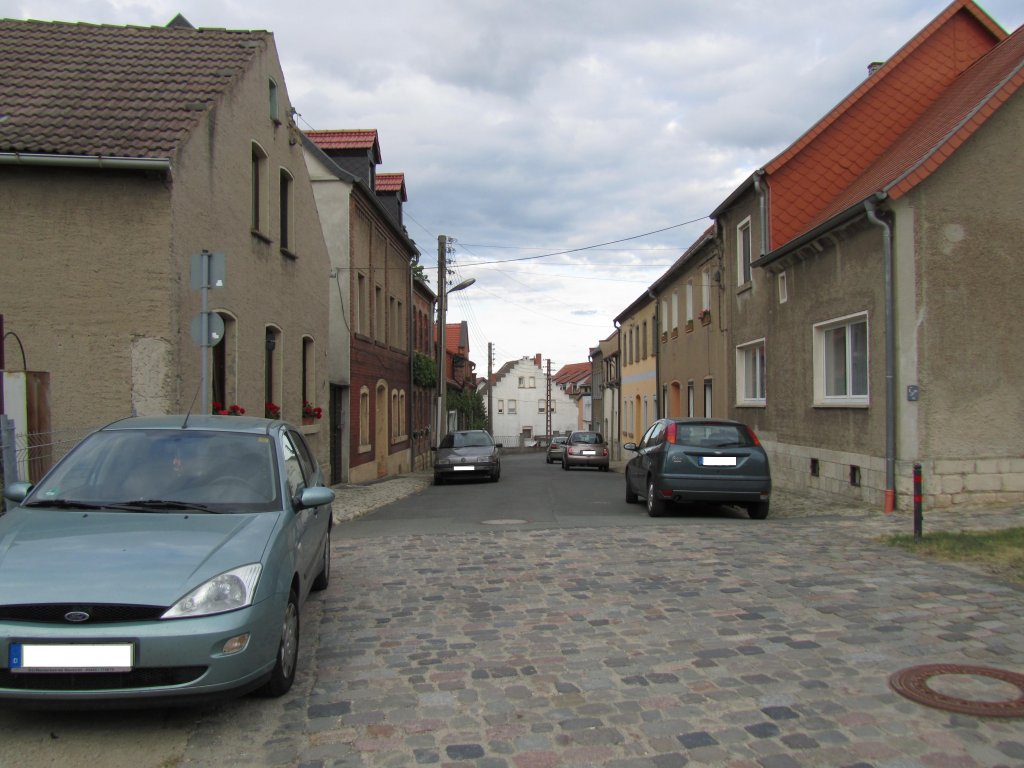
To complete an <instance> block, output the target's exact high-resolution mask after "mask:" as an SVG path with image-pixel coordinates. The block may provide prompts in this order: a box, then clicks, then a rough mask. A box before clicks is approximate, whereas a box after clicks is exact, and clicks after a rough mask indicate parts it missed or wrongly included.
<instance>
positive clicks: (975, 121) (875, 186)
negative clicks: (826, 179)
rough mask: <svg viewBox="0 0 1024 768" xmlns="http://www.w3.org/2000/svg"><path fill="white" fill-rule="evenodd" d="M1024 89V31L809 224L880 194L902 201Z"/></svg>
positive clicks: (987, 59)
mask: <svg viewBox="0 0 1024 768" xmlns="http://www.w3.org/2000/svg"><path fill="white" fill-rule="evenodd" d="M1022 87H1024V27H1021V28H1020V29H1018V30H1017V31H1016V32H1014V33H1013V34H1012V35H1011V36H1010V37H1009V38H1007V39H1006V40H1004V41H1003V42H1002V43H1000V44H999V45H998V46H997V47H996V48H995V49H994V50H992V51H991V52H990V53H989V54H987V55H986V56H985V57H984V58H982V59H981V60H980V61H979V62H978V63H976V64H975V65H974V66H973V67H971V68H970V69H969V70H967V71H966V72H965V73H964V74H963V75H961V76H960V77H959V78H957V81H956V82H955V83H953V85H951V86H950V87H949V88H948V89H947V90H946V92H945V93H943V94H942V96H940V97H939V98H938V99H937V100H936V101H935V103H933V104H932V105H931V107H929V109H928V110H926V111H925V112H924V114H922V115H921V117H920V119H918V121H917V122H916V123H915V124H914V125H913V126H912V127H911V129H910V130H908V131H907V132H906V133H905V134H904V135H903V136H901V137H900V139H899V140H897V142H896V143H895V144H894V145H893V146H891V147H890V148H889V150H888V152H886V154H885V155H884V156H882V157H881V158H879V159H878V161H877V162H876V163H875V164H874V165H872V166H871V167H870V168H868V169H867V170H866V171H865V172H864V173H863V174H862V175H861V176H860V177H859V178H857V179H856V180H855V181H854V182H853V183H852V184H851V185H850V186H849V187H848V188H847V189H846V190H845V191H844V192H843V194H841V195H840V196H839V197H837V198H836V199H835V200H834V201H832V203H831V204H830V205H829V206H827V207H826V208H825V209H824V210H823V211H822V212H821V213H820V214H819V216H818V217H817V219H815V220H812V221H811V222H810V223H809V226H808V229H812V228H813V227H814V226H816V225H817V224H819V223H823V222H825V221H827V220H828V219H829V218H831V217H832V216H834V215H836V214H838V213H841V212H842V211H844V210H846V209H847V208H849V207H850V206H853V205H856V204H857V203H859V202H861V201H862V200H865V199H866V198H867V197H868V196H870V195H871V194H873V193H874V192H878V191H885V192H886V193H887V194H888V195H889V196H890V197H893V198H899V197H901V196H903V195H904V194H906V193H907V192H909V191H910V190H911V189H913V188H914V187H915V186H917V185H918V184H919V183H921V182H922V181H923V180H924V179H926V178H928V176H930V175H931V174H932V173H933V172H934V171H936V170H937V169H938V168H939V166H940V165H942V163H943V162H944V161H945V160H946V159H947V158H948V157H949V156H950V155H951V154H952V153H953V152H954V151H956V149H957V148H958V147H959V146H960V145H961V144H963V143H964V142H965V141H966V140H967V139H968V138H969V137H970V136H971V135H972V134H973V133H974V132H975V131H976V130H977V129H978V128H979V127H980V126H981V125H983V124H984V122H985V120H987V119H988V118H989V117H991V116H992V115H993V114H994V113H995V111H996V110H997V109H998V108H999V107H1000V106H1001V105H1002V104H1003V103H1004V102H1005V101H1006V100H1007V99H1008V98H1009V97H1010V96H1011V95H1013V94H1014V93H1015V92H1017V91H1018V90H1020V89H1021V88H1022Z"/></svg>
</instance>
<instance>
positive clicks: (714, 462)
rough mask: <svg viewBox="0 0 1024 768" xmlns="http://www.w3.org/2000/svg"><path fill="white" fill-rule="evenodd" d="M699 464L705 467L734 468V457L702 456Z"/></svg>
mask: <svg viewBox="0 0 1024 768" xmlns="http://www.w3.org/2000/svg"><path fill="white" fill-rule="evenodd" d="M700 463H701V465H702V466H705V467H735V466H736V457H735V456H702V457H701V459H700Z"/></svg>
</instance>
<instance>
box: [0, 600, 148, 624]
mask: <svg viewBox="0 0 1024 768" xmlns="http://www.w3.org/2000/svg"><path fill="white" fill-rule="evenodd" d="M72 611H76V612H79V611H83V612H85V613H88V614H89V619H88V621H84V622H78V623H79V624H83V625H88V624H119V623H123V622H130V621H155V620H157V619H159V618H160V617H161V616H163V615H164V613H165V612H166V611H167V608H166V607H164V606H158V605H80V604H71V603H65V604H46V605H0V621H26V622H34V623H39V624H74V623H76V622H69V621H68V620H67V619H65V618H64V616H65V614H67V613H70V612H72Z"/></svg>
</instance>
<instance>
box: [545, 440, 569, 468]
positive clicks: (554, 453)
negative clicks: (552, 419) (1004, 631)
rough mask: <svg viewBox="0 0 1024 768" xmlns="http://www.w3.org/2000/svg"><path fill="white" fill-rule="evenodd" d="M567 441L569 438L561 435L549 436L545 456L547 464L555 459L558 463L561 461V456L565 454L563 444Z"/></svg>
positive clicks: (552, 462)
mask: <svg viewBox="0 0 1024 768" xmlns="http://www.w3.org/2000/svg"><path fill="white" fill-rule="evenodd" d="M567 442H569V438H568V437H565V436H563V435H555V436H554V437H552V438H551V442H550V443H548V450H547V456H546V458H545V460H546V461H547V463H548V464H554V463H555V462H556V461H557V462H558V463H559V464H561V463H562V456H563V455H565V444H566V443H567Z"/></svg>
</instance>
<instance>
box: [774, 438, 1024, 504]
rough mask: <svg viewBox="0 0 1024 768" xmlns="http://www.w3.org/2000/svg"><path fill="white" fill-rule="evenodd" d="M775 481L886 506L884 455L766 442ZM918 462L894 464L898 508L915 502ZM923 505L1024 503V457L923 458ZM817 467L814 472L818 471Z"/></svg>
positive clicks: (779, 483) (779, 485) (789, 486)
mask: <svg viewBox="0 0 1024 768" xmlns="http://www.w3.org/2000/svg"><path fill="white" fill-rule="evenodd" d="M763 442H764V447H765V450H766V451H768V457H769V460H770V461H771V468H772V483H773V484H774V485H775V486H776V487H779V488H788V489H793V490H800V489H805V488H806V489H812V490H816V491H820V492H825V493H828V494H833V495H837V496H841V497H843V498H847V499H854V500H857V501H862V502H866V503H868V504H872V505H878V506H879V507H880V508H884V506H885V458H884V457H881V456H868V455H865V454H857V453H846V452H843V451H833V450H826V449H823V448H811V447H807V446H802V445H792V444H787V443H778V442H772V441H769V440H765V441H763ZM914 463H915V462H913V461H897V462H896V508H897V509H899V510H911V509H913V506H914ZM919 463H920V464H921V477H922V484H921V496H922V506H923V507H924V508H925V509H944V508H949V507H956V506H960V505H968V504H972V505H973V504H1012V503H1018V502H1024V458H1016V457H1007V458H979V459H956V460H954V459H931V460H922V461H920V462H919ZM815 471H816V474H815Z"/></svg>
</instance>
